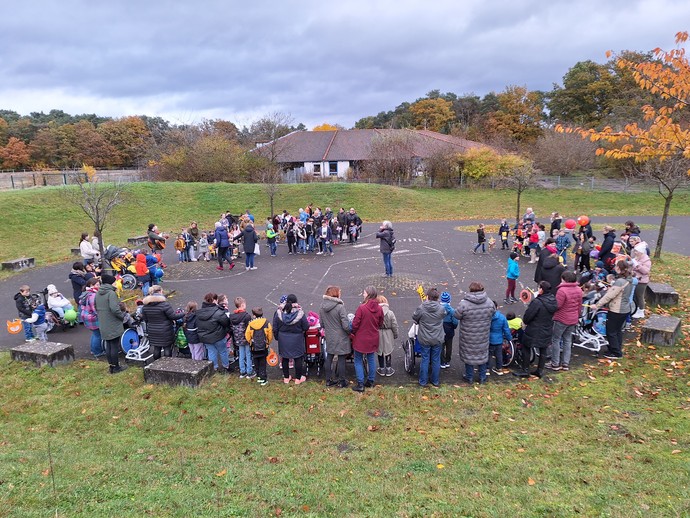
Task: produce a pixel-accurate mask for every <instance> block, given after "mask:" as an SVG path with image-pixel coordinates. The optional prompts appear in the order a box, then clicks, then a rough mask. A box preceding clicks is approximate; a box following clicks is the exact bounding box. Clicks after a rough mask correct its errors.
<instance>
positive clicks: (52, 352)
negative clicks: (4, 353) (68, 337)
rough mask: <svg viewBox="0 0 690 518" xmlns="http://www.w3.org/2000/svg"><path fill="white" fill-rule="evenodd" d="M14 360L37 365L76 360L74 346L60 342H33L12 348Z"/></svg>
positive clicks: (54, 364) (53, 365) (51, 364)
mask: <svg viewBox="0 0 690 518" xmlns="http://www.w3.org/2000/svg"><path fill="white" fill-rule="evenodd" d="M10 354H11V357H12V360H13V361H16V362H33V363H34V364H35V365H36V367H43V366H44V365H50V366H51V367H55V366H56V365H60V364H63V363H72V362H73V361H74V347H72V346H71V345H68V344H61V343H58V342H31V343H28V344H24V345H20V346H18V347H14V348H13V349H11V350H10Z"/></svg>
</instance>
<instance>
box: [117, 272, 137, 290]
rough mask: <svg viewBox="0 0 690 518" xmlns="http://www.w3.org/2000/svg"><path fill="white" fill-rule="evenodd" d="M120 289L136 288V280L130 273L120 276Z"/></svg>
mask: <svg viewBox="0 0 690 518" xmlns="http://www.w3.org/2000/svg"><path fill="white" fill-rule="evenodd" d="M121 280H122V289H125V290H133V289H134V288H136V287H137V278H136V277H135V276H134V275H132V274H131V273H126V274H124V275H123V276H122V279H121Z"/></svg>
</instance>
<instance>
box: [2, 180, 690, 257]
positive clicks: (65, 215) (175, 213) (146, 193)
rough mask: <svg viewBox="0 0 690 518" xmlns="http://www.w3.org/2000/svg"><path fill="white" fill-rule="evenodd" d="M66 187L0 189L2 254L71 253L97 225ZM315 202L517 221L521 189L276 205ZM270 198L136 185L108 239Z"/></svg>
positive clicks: (365, 214) (582, 200)
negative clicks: (73, 203) (68, 197)
mask: <svg viewBox="0 0 690 518" xmlns="http://www.w3.org/2000/svg"><path fill="white" fill-rule="evenodd" d="M62 189H63V188H62V187H54V188H53V187H48V188H43V189H31V190H24V191H10V192H2V193H0V207H1V208H0V217H1V218H2V226H3V228H4V229H5V230H6V231H4V232H2V233H0V259H2V260H7V259H10V258H12V259H13V258H17V257H21V256H34V257H36V262H37V264H39V265H40V264H46V263H50V262H55V261H59V260H66V259H68V258H69V249H70V248H72V247H76V246H77V244H78V240H79V234H80V233H81V232H82V231H86V232H91V231H92V226H91V224H90V223H89V222H88V221H87V218H86V216H84V215H83V214H82V213H81V211H80V209H79V208H78V207H75V206H71V205H69V204H68V203H67V202H66V201H65V200H64V198H63V197H62V196H61V194H60V193H61V191H62ZM662 201H663V200H662V199H661V197H660V196H659V195H658V194H656V193H654V192H648V193H636V194H633V193H626V194H621V193H610V192H602V193H596V192H594V193H589V192H583V191H565V190H562V191H559V190H548V191H547V190H535V191H528V192H526V193H524V194H523V198H522V207H523V208H524V207H527V206H532V207H533V208H534V209H535V211H536V213H537V214H538V215H547V214H550V213H551V212H552V211H554V210H557V211H559V212H560V213H561V214H564V215H567V216H573V215H579V214H581V213H583V212H586V213H587V214H589V215H590V216H626V215H629V214H630V215H632V214H634V215H638V216H646V215H658V214H660V213H661V210H662V208H663V204H662ZM309 203H313V204H314V206H321V207H322V208H325V207H327V206H328V207H331V208H333V209H334V210H336V209H337V208H339V207H341V206H343V207H345V208H346V209H349V208H350V207H355V208H356V209H357V211H358V213H359V215H360V216H361V217H362V219H364V220H365V221H381V220H383V219H390V220H391V221H393V222H396V221H425V220H448V219H497V218H502V217H505V218H508V219H512V218H514V216H515V194H514V193H513V192H512V191H500V190H454V189H453V190H451V189H405V188H398V187H388V186H383V185H367V184H341V183H333V184H301V185H284V186H281V187H280V192H279V193H278V195H277V196H276V199H275V210H276V211H282V210H283V209H287V210H289V211H291V212H292V213H297V209H299V208H300V207H305V206H306V205H307V204H309ZM268 207H269V205H268V197H267V196H266V193H265V191H264V190H263V187H262V186H261V185H256V184H223V183H218V184H200V183H136V184H130V185H128V186H127V195H126V201H125V203H123V204H122V205H121V206H119V207H118V208H117V209H116V210H115V211H114V212H113V217H112V223H111V224H110V226H109V227H108V228H107V230H106V235H105V241H106V242H107V243H125V242H126V239H127V237H131V236H134V235H141V234H143V233H144V231H145V230H146V226H147V225H148V223H150V222H156V223H157V224H158V226H159V228H161V229H162V230H165V231H179V229H180V228H181V226H183V225H187V224H189V222H190V221H192V220H196V221H198V222H199V223H200V225H201V226H202V227H204V228H207V227H208V228H212V227H213V222H214V221H216V219H217V217H218V214H220V212H222V211H224V210H230V211H231V212H232V213H233V214H237V213H240V212H242V211H244V210H245V209H250V210H251V211H252V212H253V214H254V215H255V216H256V217H257V221H263V220H264V218H265V217H266V216H267V215H268V211H269V208H268ZM672 214H674V215H690V194H689V193H687V192H683V193H681V194H679V195H677V196H676V198H675V199H674V202H673V207H672Z"/></svg>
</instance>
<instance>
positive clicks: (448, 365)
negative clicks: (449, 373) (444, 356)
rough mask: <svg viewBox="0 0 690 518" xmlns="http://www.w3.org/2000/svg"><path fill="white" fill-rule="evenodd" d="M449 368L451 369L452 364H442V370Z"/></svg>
mask: <svg viewBox="0 0 690 518" xmlns="http://www.w3.org/2000/svg"><path fill="white" fill-rule="evenodd" d="M448 367H450V363H442V364H441V368H442V369H447V368H448Z"/></svg>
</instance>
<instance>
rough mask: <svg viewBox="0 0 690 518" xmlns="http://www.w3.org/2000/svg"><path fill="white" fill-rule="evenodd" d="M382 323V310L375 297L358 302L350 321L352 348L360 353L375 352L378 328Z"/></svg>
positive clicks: (377, 343) (377, 345) (377, 342)
mask: <svg viewBox="0 0 690 518" xmlns="http://www.w3.org/2000/svg"><path fill="white" fill-rule="evenodd" d="M381 325H383V310H382V309H381V306H379V303H378V302H377V300H376V299H369V300H368V301H366V302H365V303H363V304H360V305H359V307H358V308H357V311H356V312H355V319H354V320H353V321H352V334H353V335H354V338H353V339H352V348H353V349H354V350H355V351H357V352H360V353H364V354H367V353H375V352H376V351H378V349H379V328H380V327H381Z"/></svg>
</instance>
